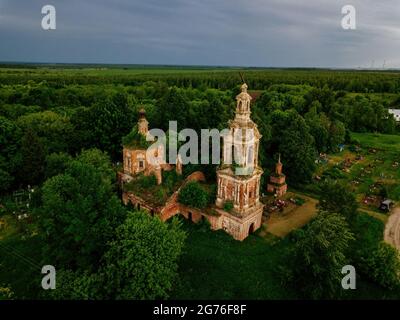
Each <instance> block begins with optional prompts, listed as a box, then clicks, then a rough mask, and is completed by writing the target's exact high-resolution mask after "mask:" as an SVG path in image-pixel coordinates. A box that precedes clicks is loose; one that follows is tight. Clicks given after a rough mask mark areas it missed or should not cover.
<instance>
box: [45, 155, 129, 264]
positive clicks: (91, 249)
mask: <svg viewBox="0 0 400 320" xmlns="http://www.w3.org/2000/svg"><path fill="white" fill-rule="evenodd" d="M38 215H39V216H38V219H39V227H40V230H41V235H43V236H44V237H45V240H46V244H47V245H46V247H45V248H44V249H45V250H44V254H45V256H46V258H47V259H50V260H51V261H53V262H54V263H55V264H57V263H59V264H60V265H62V266H64V267H65V268H68V269H71V270H75V269H77V268H91V267H93V268H95V267H96V266H97V265H98V262H99V259H100V258H101V256H102V255H103V254H104V252H105V250H106V248H107V242H108V241H110V240H112V238H113V236H114V229H115V228H116V227H117V226H118V225H119V224H120V223H121V222H122V221H123V218H124V215H125V209H124V207H123V206H122V205H121V203H120V201H119V199H118V198H117V196H116V195H115V194H114V192H113V185H112V183H111V181H110V180H109V179H108V176H107V175H104V172H102V171H101V170H100V169H98V168H96V167H94V166H93V165H91V164H88V163H84V162H82V161H79V160H74V161H72V162H71V163H70V164H69V165H68V168H67V169H66V170H65V172H64V173H63V174H60V175H57V176H54V177H52V178H50V179H49V180H47V181H46V182H45V184H44V185H43V188H42V206H41V207H40V208H39V209H38Z"/></svg>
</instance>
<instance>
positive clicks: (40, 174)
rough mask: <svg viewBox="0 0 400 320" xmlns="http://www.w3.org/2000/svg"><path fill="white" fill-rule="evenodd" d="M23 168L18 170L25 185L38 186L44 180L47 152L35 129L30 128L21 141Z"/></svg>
mask: <svg viewBox="0 0 400 320" xmlns="http://www.w3.org/2000/svg"><path fill="white" fill-rule="evenodd" d="M21 158H22V163H21V167H20V169H19V170H18V175H19V176H20V181H22V182H23V183H24V184H31V185H38V184H39V183H41V182H42V181H43V179H44V166H45V158H46V155H45V151H44V147H43V144H42V142H41V140H40V139H39V137H38V136H37V135H36V133H35V132H34V131H33V129H31V128H28V129H27V130H26V132H25V133H24V135H23V136H22V140H21Z"/></svg>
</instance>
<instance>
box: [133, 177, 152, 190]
mask: <svg viewBox="0 0 400 320" xmlns="http://www.w3.org/2000/svg"><path fill="white" fill-rule="evenodd" d="M135 182H136V183H137V184H138V186H139V187H140V188H141V189H148V188H151V187H154V186H156V185H157V179H156V177H155V175H153V174H151V175H149V176H141V177H140V178H138V179H137V180H136V181H135Z"/></svg>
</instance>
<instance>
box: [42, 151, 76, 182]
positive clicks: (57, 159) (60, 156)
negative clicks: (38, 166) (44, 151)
mask: <svg viewBox="0 0 400 320" xmlns="http://www.w3.org/2000/svg"><path fill="white" fill-rule="evenodd" d="M71 161H72V157H71V156H70V155H69V154H67V153H63V152H60V153H52V154H49V155H48V156H47V157H46V169H45V177H46V179H49V178H51V177H54V176H56V175H58V174H60V173H64V172H65V170H66V169H67V167H68V164H69V163H70V162H71Z"/></svg>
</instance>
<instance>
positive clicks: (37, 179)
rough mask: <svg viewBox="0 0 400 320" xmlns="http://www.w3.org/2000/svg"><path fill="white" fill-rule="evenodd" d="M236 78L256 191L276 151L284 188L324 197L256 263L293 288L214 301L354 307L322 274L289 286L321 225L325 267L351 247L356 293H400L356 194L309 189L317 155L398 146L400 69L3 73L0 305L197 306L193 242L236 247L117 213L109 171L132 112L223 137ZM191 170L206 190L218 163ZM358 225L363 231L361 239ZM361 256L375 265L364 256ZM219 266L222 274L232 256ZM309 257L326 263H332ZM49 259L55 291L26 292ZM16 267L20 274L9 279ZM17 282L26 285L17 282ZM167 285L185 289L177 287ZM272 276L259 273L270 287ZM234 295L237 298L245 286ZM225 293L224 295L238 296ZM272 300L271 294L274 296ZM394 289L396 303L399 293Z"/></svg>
mask: <svg viewBox="0 0 400 320" xmlns="http://www.w3.org/2000/svg"><path fill="white" fill-rule="evenodd" d="M239 72H241V73H242V74H243V75H244V78H245V81H246V83H247V84H248V86H249V92H250V94H251V95H252V96H253V104H252V119H253V120H254V122H255V123H257V124H258V128H259V130H260V133H261V134H262V140H261V147H260V164H261V167H262V168H263V169H264V172H265V173H264V181H262V183H263V185H262V189H266V182H267V181H266V178H265V177H267V176H268V175H269V173H271V172H272V171H273V170H274V164H275V162H276V160H277V157H278V154H281V158H282V162H283V163H284V168H285V169H284V170H285V174H286V176H287V182H288V184H289V187H291V188H295V189H304V190H308V191H309V192H314V193H315V195H316V196H318V197H321V214H320V215H319V216H318V218H316V220H314V221H313V222H312V223H311V224H309V225H307V226H306V227H305V229H304V230H303V229H302V230H300V231H299V232H297V231H296V232H294V233H293V234H291V235H290V236H289V237H288V238H285V239H284V240H282V241H281V242H279V243H278V244H277V245H276V246H271V245H270V244H268V245H267V247H268V249H267V251H265V252H267V253H268V252H270V255H271V256H265V257H264V256H262V257H261V258H260V259H264V260H265V261H267V260H269V259H270V258H271V257H272V258H271V259H272V260H271V261H276V262H277V263H278V264H279V263H281V264H282V265H285V266H286V269H285V270H281V274H284V275H286V279H291V280H290V281H287V283H289V284H288V289H287V291H285V292H280V290H282V289H278V287H279V285H278V284H276V287H275V288H272V287H271V288H269V287H268V288H267V287H266V288H264V287H263V285H262V286H261V287H262V288H260V291H257V292H252V293H249V292H246V291H244V293H243V295H239V296H235V295H233V294H228V293H227V296H223V295H224V293H221V295H220V296H216V297H215V298H249V297H250V296H251V297H254V298H275V297H286V296H287V297H294V298H299V297H300V298H303V297H311V298H332V297H333V298H336V297H344V298H354V297H352V296H348V295H346V294H344V295H342V294H343V293H338V292H336V291H335V289H332V288H333V285H332V283H333V281H335V280H336V279H337V277H338V274H337V273H335V272H333V273H334V274H332V275H330V274H326V273H327V272H329V270H328V271H323V272H322V271H315V273H314V274H310V275H309V276H307V277H305V278H302V280H298V281H293V279H300V278H301V277H300V278H299V277H298V276H299V273H300V272H301V271H303V270H304V269H306V266H307V263H308V262H307V261H308V260H307V259H308V258H307V253H306V252H303V251H302V250H306V249H305V248H307V247H309V248H312V249H313V250H314V252H316V251H318V250H319V249H320V248H318V244H316V243H313V242H312V241H311V240H309V239H311V237H314V236H315V234H316V233H318V232H325V231H324V229H326V232H329V231H328V228H329V226H332V228H333V230H335V234H334V235H332V237H331V238H329V241H332V243H333V242H335V243H337V245H335V246H333V248H332V250H336V251H335V252H336V253H335V254H337V256H336V257H334V260H336V262H337V263H338V261H345V260H346V259H345V257H344V254H342V252H341V250H345V251H346V250H350V251H351V252H352V253H353V254H349V255H347V256H351V260H354V261H356V262H357V263H359V264H360V265H363V266H365V267H364V270H366V271H364V276H362V278H363V280H362V281H364V282H362V283H363V286H364V289H365V290H364V291H363V292H367V291H368V290H371V291H372V292H377V293H376V294H374V293H371V295H370V296H367V297H368V298H371V297H372V298H382V297H385V296H389V297H390V294H387V293H386V291H385V290H386V289H388V290H389V289H390V290H399V289H398V288H399V286H398V285H399V283H400V282H399V280H398V279H396V277H395V276H394V274H395V271H393V270H396V268H397V267H398V266H399V262H398V261H396V254H394V253H393V251H392V250H391V248H387V247H386V246H385V245H384V244H381V243H380V244H378V242H380V240H379V237H380V236H378V235H377V234H379V233H380V232H381V231H382V230H381V228H382V226H381V225H379V223H378V222H376V221H375V222H374V221H372V222H371V221H370V220H368V218H366V217H364V216H363V215H357V214H356V212H357V210H358V208H357V204H356V201H355V196H354V197H352V196H353V195H352V194H350V195H349V194H346V190H345V189H343V190H342V189H340V190H342V191H343V192H342V194H338V192H337V190H338V186H332V185H331V184H330V183H332V182H329V181H327V183H326V185H322V186H319V187H316V188H315V187H311V188H310V185H311V186H312V185H313V183H314V180H315V179H314V178H315V175H316V173H317V170H318V166H317V162H316V160H317V159H318V158H319V156H320V154H325V153H327V154H335V153H337V152H339V149H340V146H341V145H358V144H359V143H360V141H359V140H360V139H359V138H360V137H361V138H362V137H363V135H364V134H365V135H367V134H381V135H392V136H400V126H399V124H398V123H396V121H395V119H394V117H393V115H392V114H390V113H389V112H388V109H389V108H394V109H400V77H399V74H398V73H397V72H389V71H387V72H383V71H382V72H380V71H374V72H372V71H349V70H318V69H315V70H314V69H257V68H249V69H245V68H241V69H239V68H212V67H209V68H208V67H207V68H206V67H203V68H201V67H167V66H165V67H163V66H159V67H144V66H135V67H132V66H96V65H93V66H85V65H81V66H57V65H54V66H51V65H49V66H44V65H36V66H34V65H20V66H11V65H3V66H2V67H1V68H0V219H1V218H3V220H4V221H5V223H6V224H8V225H9V226H11V227H12V228H11V229H12V230H13V231H10V234H7V232H2V229H0V252H1V251H2V250H3V251H5V250H6V249H7V248H9V247H14V248H15V250H17V253H16V254H15V255H14V256H12V255H11V256H8V257H7V255H6V254H4V253H2V254H1V256H2V258H0V270H2V269H3V270H5V271H6V272H2V275H0V299H1V298H4V297H5V298H10V297H11V298H22V299H30V298H35V299H37V298H40V299H41V298H43V299H48V298H51V299H132V298H133V299H156V298H169V297H172V298H196V297H199V296H201V294H203V293H201V292H198V295H197V296H196V294H194V293H193V291H191V290H194V289H193V288H194V287H195V284H194V283H192V284H189V283H191V281H192V280H191V279H187V276H186V275H183V276H179V275H180V270H181V268H182V267H188V268H191V267H192V264H193V263H194V262H193V259H196V254H194V251H190V250H191V249H188V247H187V246H189V245H191V246H193V248H197V247H199V248H197V250H199V252H202V251H203V250H205V249H204V247H201V246H200V244H199V243H196V241H195V240H196V239H197V238H199V239H201V241H210V243H211V242H212V244H210V245H211V246H218V245H219V244H218V243H217V240H216V239H219V238H221V239H222V240H221V242H220V243H222V244H221V246H226V247H227V248H229V250H231V251H234V250H236V249H237V250H243V251H245V250H246V249H245V247H241V248H238V247H237V246H238V245H237V244H234V243H233V242H231V240H229V239H227V238H225V235H221V234H218V235H217V236H216V237H217V238H215V239H211V240H207V239H205V238H207V236H205V235H207V234H208V232H209V231H207V230H206V231H204V230H203V229H204V228H205V226H200V227H194V226H187V225H186V223H185V222H182V221H178V219H173V221H171V222H169V223H167V224H164V223H162V222H161V221H158V220H157V219H153V218H151V217H150V216H148V215H144V214H142V213H141V212H135V211H133V210H131V209H130V208H129V207H125V206H123V205H122V203H121V201H120V195H119V190H118V187H117V183H116V171H117V170H118V168H119V166H120V164H121V161H122V141H123V138H124V137H126V136H128V135H129V134H130V133H131V131H132V129H133V128H134V126H135V124H136V123H137V120H138V111H139V110H140V109H141V108H144V109H145V110H146V117H147V120H148V121H149V126H150V128H161V129H164V130H167V129H168V121H169V120H176V121H177V123H178V127H179V129H183V128H193V129H195V130H196V131H200V129H202V128H209V129H212V128H218V129H223V128H225V127H226V126H227V123H228V120H230V119H232V117H233V114H234V110H235V96H236V95H237V94H238V93H239V92H240V89H239V88H240V84H241V79H240V76H239ZM198 169H200V170H202V171H204V172H205V174H206V176H207V179H208V180H209V181H211V183H212V182H214V180H215V170H216V166H212V165H208V166H200V165H196V166H195V165H193V166H192V167H190V165H189V166H188V168H186V169H185V173H186V174H189V173H190V172H192V171H194V170H198ZM343 188H344V187H343ZM310 190H311V191H310ZM335 190H336V191H335ZM343 193H344V194H345V195H343ZM330 196H331V197H330ZM399 200H400V199H399ZM344 204H346V205H344ZM351 204H353V205H351ZM332 207H334V208H332ZM339 211H340V212H339ZM25 213H26V214H27V216H28V218H27V221H28V222H27V223H25V222H24V221H23V219H24V218H21V219H16V218H15V217H16V216H19V215H22V214H25ZM323 219H324V220H323ZM365 225H368V226H371V229H370V230H368V231H365V230H364V226H365ZM338 226H342V228H339V227H338ZM0 227H1V225H0ZM196 228H197V229H196ZM361 230H364V231H361ZM360 232H364V233H362V234H360ZM368 232H371V234H369V233H368ZM374 232H375V233H374ZM367 233H368V234H367ZM132 235H133V236H132ZM218 237H219V238H218ZM211 238H212V237H211ZM165 243H168V244H169V245H166V244H165ZM250 243H251V244H253V249H254V250H256V251H257V250H263V249H262V248H263V246H265V244H263V243H262V241H261V240H260V239H258V238H251V239H249V243H245V244H244V246H246V247H249V249H248V250H253V249H251V248H250V247H251V246H250ZM293 243H297V245H293ZM300 244H303V246H301V245H300ZM364 244H365V245H364ZM367 244H368V246H367ZM281 247H282V248H284V249H282V250H283V251H284V252H286V251H287V253H288V254H289V252H290V253H292V251H290V250H295V251H294V252H295V253H292V257H294V258H293V261H292V263H295V262H296V263H298V264H302V265H303V266H304V268H299V269H298V270H297V271H293V270H294V269H295V268H294V267H293V268H292V269H290V268H291V266H292V265H291V263H286V262H284V261H286V260H282V259H284V257H278V251H277V250H278V249H279V248H281ZM372 247H373V248H374V249H373V250H372V249H371V248H372ZM143 248H147V250H144V249H143ZM235 248H236V249H235ZM367 249H368V250H372V252H374V255H373V256H371V257H367V251H368V250H367ZM149 250H150V251H151V252H153V254H152V255H151V256H149V254H148V252H147V251H149ZM210 250H211V251H215V248H211V249H210ZM229 250H228V251H229ZM283 251H282V252H283ZM202 254H205V253H202ZM216 254H217V253H216ZM18 255H22V256H25V255H28V256H29V255H31V258H25V259H28V264H31V265H32V264H33V267H32V270H31V271H27V272H25V273H24V272H23V271H22V270H23V269H24V265H23V263H22V264H21V262H18V261H19V259H18ZM32 256H34V258H32ZM333 256H335V255H333ZM190 259H192V260H190ZM221 259H222V260H221V264H222V263H226V261H224V259H228V258H227V257H224V258H221ZM249 259H252V258H249ZM311 259H316V260H318V259H321V260H320V261H319V263H323V264H329V263H330V260H329V259H330V257H329V256H326V257H322V258H321V257H316V256H313V257H311ZM322 259H325V260H322ZM366 259H367V260H368V259H369V260H368V261H366ZM288 260H290V259H288ZM328 260H329V261H328ZM48 261H51V262H52V263H51V264H54V265H57V266H59V267H58V270H59V271H58V272H57V277H58V279H59V280H58V283H59V286H60V287H61V288H62V290H55V291H54V292H43V291H41V290H38V289H37V287H35V284H34V281H35V280H36V279H37V278H40V277H41V275H40V271H39V272H37V268H38V267H39V266H41V265H43V264H44V263H45V262H47V263H48ZM229 263H231V262H229ZM229 263H228V264H226V265H229ZM254 263H260V262H254ZM396 263H397V265H396ZM384 264H386V265H388V266H389V267H388V268H387V270H386V271H382V268H383V266H384ZM12 265H17V267H16V268H15V270H13V267H12ZM229 267H231V266H230V265H229ZM332 267H333V266H332ZM391 267H393V268H392V269H390V268H391ZM243 268H246V267H244V266H243ZM389 269H390V270H389ZM35 270H36V271H35ZM371 270H372V271H371ZM17 272H20V273H21V272H22V273H23V275H21V276H17V274H18V273H17ZM35 272H36V273H37V274H35ZM268 272H269V271H268ZM367 274H369V275H371V274H373V275H372V276H366V275H367ZM214 276H216V275H214ZM13 277H14V280H13ZM16 277H17V278H18V279H15V278H16ZM176 277H179V278H180V281H177V282H176V281H175V280H174V279H176ZM272 277H274V275H273V274H271V275H268V277H267V278H266V281H269V279H270V278H272ZM222 278H223V276H221V279H222ZM315 279H325V280H323V281H322V280H321V281H320V282H319V284H316V286H318V285H319V286H321V287H312V288H311V287H310V286H311V285H310V284H311V283H315V282H318V281H315ZM127 280H129V281H127ZM196 281H198V279H196ZM304 281H305V283H303V282H304ZM285 283H286V282H285ZM238 286H239V287H243V288H244V287H245V285H244V283H243V284H238ZM274 286H275V285H274ZM322 286H323V287H322ZM210 288H211V287H210ZM299 288H300V289H299ZM371 288H372V289H371ZM382 288H385V290H383V289H382ZM227 290H228V289H227ZM229 290H231V291H229ZM229 290H228V291H226V292H233V291H234V289H233V288H229ZM263 290H264V291H263ZM271 290H277V291H276V292H275V293H276V295H275V296H274V295H272V294H270V293H271V292H272V291H271ZM218 292H219V291H218ZM382 292H383V293H382ZM392 292H394V296H395V295H397V294H398V293H399V291H392ZM249 295H250V296H249Z"/></svg>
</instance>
